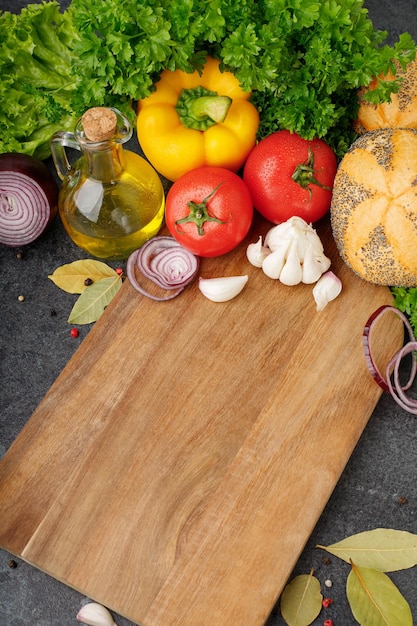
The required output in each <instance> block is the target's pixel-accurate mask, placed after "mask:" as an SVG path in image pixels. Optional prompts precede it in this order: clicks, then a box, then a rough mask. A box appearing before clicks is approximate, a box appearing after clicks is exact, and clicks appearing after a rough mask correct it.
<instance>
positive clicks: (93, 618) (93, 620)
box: [77, 602, 117, 626]
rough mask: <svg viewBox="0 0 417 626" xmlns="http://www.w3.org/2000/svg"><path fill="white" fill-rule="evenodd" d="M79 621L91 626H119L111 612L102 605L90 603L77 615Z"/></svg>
mask: <svg viewBox="0 0 417 626" xmlns="http://www.w3.org/2000/svg"><path fill="white" fill-rule="evenodd" d="M77 620H78V621H79V622H82V623H83V624H88V625H89V626H117V624H116V622H114V621H113V618H112V616H111V614H110V612H109V611H108V610H107V609H106V608H105V607H104V606H102V605H101V604H97V603H96V602H89V603H88V604H85V605H84V606H83V607H82V608H81V609H80V610H79V611H78V614H77Z"/></svg>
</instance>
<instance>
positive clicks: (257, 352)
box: [0, 221, 403, 626]
mask: <svg viewBox="0 0 417 626" xmlns="http://www.w3.org/2000/svg"><path fill="white" fill-rule="evenodd" d="M269 227H270V225H268V228H269ZM266 229H267V225H266V224H265V223H263V222H261V221H259V222H257V223H256V224H255V225H254V227H253V230H252V232H251V234H250V236H249V237H248V239H247V241H245V243H244V244H242V246H240V247H239V248H238V249H237V250H235V251H234V252H233V253H231V254H229V255H226V256H224V257H219V258H217V259H206V260H203V262H202V266H201V275H202V276H205V277H214V276H228V275H236V274H246V273H247V274H248V275H249V281H248V283H247V285H246V287H245V290H244V291H243V292H242V293H241V294H240V295H239V296H238V297H237V298H236V299H234V300H232V301H230V302H227V303H222V304H219V303H213V302H210V301H209V300H207V299H205V298H204V297H203V296H202V294H201V293H200V292H199V290H198V287H197V284H196V283H194V284H193V285H191V286H190V287H189V288H187V290H186V292H184V293H183V294H182V295H181V296H180V297H178V298H176V299H174V300H172V301H170V302H165V303H157V302H154V301H151V300H149V299H147V298H143V297H141V296H140V295H139V294H138V293H137V292H136V291H135V290H134V289H133V288H132V287H131V285H130V284H129V283H128V282H127V281H126V282H125V283H124V285H123V288H122V289H121V291H120V292H119V294H118V295H117V296H116V299H115V300H114V301H113V302H112V304H111V305H110V306H109V307H108V309H107V310H106V312H105V314H104V315H103V317H102V318H101V319H100V320H99V322H98V323H97V324H96V325H95V326H94V328H93V329H92V331H91V332H90V333H89V335H88V336H87V338H86V339H85V340H84V341H83V343H82V345H81V346H80V348H79V349H78V351H77V352H76V354H75V355H74V357H73V358H72V359H71V361H70V362H69V363H68V365H67V366H66V368H65V369H64V371H63V372H62V373H61V375H60V376H59V377H58V379H57V380H56V382H55V384H54V385H53V386H52V387H51V389H50V390H49V392H48V393H47V395H46V396H45V398H44V399H43V400H42V402H41V403H40V405H39V407H38V408H37V410H36V411H35V412H34V414H33V416H32V417H31V419H30V420H29V422H28V423H27V425H26V427H25V428H24V429H23V431H22V432H21V434H20V435H19V437H18V438H17V439H16V441H15V442H14V444H13V445H12V446H11V448H10V449H9V451H8V452H7V454H6V455H5V457H4V458H3V460H2V461H1V464H0V520H1V523H0V545H1V546H2V547H3V548H4V549H6V550H8V551H10V552H12V553H14V554H16V555H18V556H20V557H21V558H23V559H25V560H26V561H28V562H29V563H31V564H33V565H34V566H36V567H37V568H40V569H42V570H44V571H46V572H48V573H49V574H50V575H52V576H53V577H55V578H57V579H59V580H60V581H62V582H64V583H66V584H67V585H70V586H71V587H74V588H75V589H78V590H79V591H80V592H82V593H83V594H85V595H87V596H89V597H90V598H92V599H95V600H96V601H97V602H100V603H102V604H104V605H105V606H107V607H108V608H110V609H112V610H114V611H116V612H118V613H119V614H121V615H124V616H126V617H127V618H128V619H130V620H132V621H133V622H136V623H138V624H142V625H143V626H171V625H181V626H207V624H215V625H216V626H238V625H239V626H240V625H241V624H245V626H258V625H261V624H263V623H264V622H265V621H266V619H267V618H268V615H269V613H270V611H271V609H272V607H273V605H274V603H275V601H276V599H277V598H278V596H279V595H280V593H281V591H282V589H283V587H284V585H285V583H286V581H287V579H288V577H289V575H290V574H291V571H292V568H293V566H294V564H295V563H296V561H297V559H298V556H299V555H300V553H301V551H302V549H303V547H304V545H305V542H306V541H307V539H308V537H309V536H310V534H311V532H312V530H313V528H314V526H315V524H316V522H317V520H318V518H319V516H320V514H321V512H322V510H323V508H324V506H325V505H326V502H327V500H328V498H329V496H330V495H331V492H332V490H333V488H334V487H335V485H336V483H337V481H338V478H339V476H340V474H341V472H342V471H343V468H344V467H345V464H346V462H347V461H348V459H349V456H350V454H351V452H352V450H353V448H354V446H355V444H356V442H357V440H358V438H359V437H360V435H361V433H362V431H363V429H364V427H365V425H366V423H367V421H368V419H369V417H370V415H371V413H372V411H373V409H374V407H375V404H376V403H377V401H378V399H379V397H380V394H381V390H380V389H379V387H378V386H377V385H376V383H375V382H374V381H373V380H372V378H371V376H370V375H369V373H368V370H367V368H366V364H365V360H364V356H363V349H362V339H361V337H362V330H363V326H364V323H365V322H366V320H367V319H368V317H369V315H370V314H371V313H372V312H373V311H374V310H375V309H376V308H377V307H378V306H380V305H381V304H390V303H391V296H390V293H389V290H388V289H386V288H384V287H377V286H373V285H370V284H368V283H365V282H363V281H362V280H360V279H359V278H357V277H356V276H355V275H354V274H353V273H352V272H351V271H350V270H349V269H348V268H347V267H346V266H344V265H343V264H342V262H341V260H340V258H339V256H338V254H337V252H336V249H335V246H334V243H333V239H332V236H331V232H330V227H329V225H328V224H325V225H324V226H323V229H322V230H320V231H319V232H320V234H321V236H322V240H323V242H324V245H325V250H326V253H327V254H328V256H330V257H331V259H332V261H333V264H332V269H333V270H334V271H335V273H336V274H337V275H338V276H339V277H340V278H341V280H342V282H343V285H344V289H343V292H342V294H341V295H340V296H339V298H338V299H337V300H335V301H334V302H332V303H331V304H329V305H328V306H327V307H326V308H325V309H324V311H322V312H320V313H317V312H316V310H315V303H314V300H313V296H312V286H309V285H299V286H297V287H286V286H284V285H281V284H280V283H279V282H277V281H272V280H270V279H268V278H267V277H266V276H264V275H263V273H262V271H261V270H259V269H256V268H254V267H252V266H251V265H250V264H249V263H248V261H247V259H246V255H245V249H246V244H247V243H248V242H249V241H256V240H257V238H258V235H259V234H260V233H261V232H265V231H266ZM379 324H380V332H378V333H377V336H376V338H375V349H376V351H377V352H378V353H379V354H380V358H381V361H382V360H385V361H386V360H387V358H388V356H390V355H391V354H392V352H393V351H394V350H396V349H398V348H399V347H400V345H401V341H402V336H403V333H402V325H401V323H400V322H399V320H398V318H397V317H396V316H394V315H393V316H384V318H383V320H381V322H379Z"/></svg>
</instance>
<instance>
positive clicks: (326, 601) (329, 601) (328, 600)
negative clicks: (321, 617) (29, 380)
mask: <svg viewBox="0 0 417 626" xmlns="http://www.w3.org/2000/svg"><path fill="white" fill-rule="evenodd" d="M331 604H333V600H332V599H331V598H324V600H323V602H322V605H323V606H324V608H325V609H327V608H329V606H330V605H331Z"/></svg>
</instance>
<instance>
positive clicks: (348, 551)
mask: <svg viewBox="0 0 417 626" xmlns="http://www.w3.org/2000/svg"><path fill="white" fill-rule="evenodd" d="M317 547H318V548H322V549H323V550H326V551H327V552H330V553H331V554H334V555H335V556H337V557H339V558H340V559H342V560H343V561H347V562H348V563H349V562H351V561H353V562H354V563H356V565H358V566H361V567H369V568H373V569H376V570H379V571H381V572H394V571H397V570H402V569H406V568H409V567H413V566H414V565H417V535H414V534H413V533H409V532H406V531H402V530H393V529H390V528H376V529H375V530H369V531H365V532H363V533H358V534H357V535H352V536H351V537H347V538H346V539H343V540H342V541H339V542H338V543H334V544H333V545H331V546H327V547H324V546H317Z"/></svg>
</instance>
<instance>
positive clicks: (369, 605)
mask: <svg viewBox="0 0 417 626" xmlns="http://www.w3.org/2000/svg"><path fill="white" fill-rule="evenodd" d="M346 595H347V598H348V601H349V605H350V608H351V611H352V613H353V616H354V618H355V619H356V621H357V622H358V623H359V624H361V625H362V626H413V616H412V614H411V609H410V605H409V604H408V602H407V600H406V599H405V598H404V596H403V595H401V593H400V591H399V590H398V588H397V587H396V586H395V585H394V583H393V582H392V580H391V579H390V578H389V577H388V576H387V575H386V574H384V573H383V572H379V571H377V570H375V569H373V568H369V567H357V566H356V565H354V564H353V563H352V570H351V572H350V574H349V576H348V579H347V583H346Z"/></svg>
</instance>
